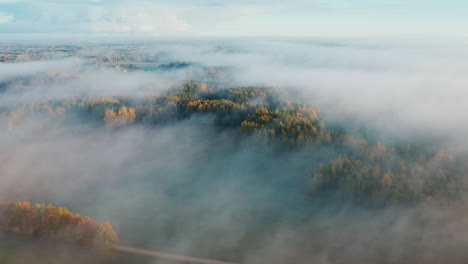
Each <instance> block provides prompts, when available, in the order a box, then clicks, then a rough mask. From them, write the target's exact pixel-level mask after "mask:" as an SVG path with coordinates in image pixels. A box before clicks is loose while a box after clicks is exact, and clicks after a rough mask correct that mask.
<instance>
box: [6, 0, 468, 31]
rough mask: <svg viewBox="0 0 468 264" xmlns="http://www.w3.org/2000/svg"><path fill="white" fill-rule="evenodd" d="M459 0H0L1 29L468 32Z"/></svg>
mask: <svg viewBox="0 0 468 264" xmlns="http://www.w3.org/2000/svg"><path fill="white" fill-rule="evenodd" d="M467 13H468V1H465V0H288V1H284V0H250V1H247V0H224V1H222V0H170V1H169V0H164V1H163V0H143V1H130V0H0V34H4V35H6V34H9V35H11V34H25V35H28V34H35V35H40V36H47V35H50V34H58V35H65V34H66V35H69V34H76V35H91V36H92V35H116V36H122V35H124V36H127V35H132V36H149V37H153V36H168V37H181V36H182V37H183V36H196V37H200V36H207V37H236V36H296V37H317V36H327V37H328V36H346V37H372V36H378V37H393V36H435V37H438V36H452V37H460V36H463V37H464V36H467V35H468V16H466V14H467Z"/></svg>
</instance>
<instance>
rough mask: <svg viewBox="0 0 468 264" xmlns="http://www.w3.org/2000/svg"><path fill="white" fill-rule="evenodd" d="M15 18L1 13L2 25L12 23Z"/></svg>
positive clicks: (0, 22) (0, 20)
mask: <svg viewBox="0 0 468 264" xmlns="http://www.w3.org/2000/svg"><path fill="white" fill-rule="evenodd" d="M14 19H15V17H14V16H13V15H12V14H9V13H4V12H0V24H3V23H10V22H11V21H13V20H14Z"/></svg>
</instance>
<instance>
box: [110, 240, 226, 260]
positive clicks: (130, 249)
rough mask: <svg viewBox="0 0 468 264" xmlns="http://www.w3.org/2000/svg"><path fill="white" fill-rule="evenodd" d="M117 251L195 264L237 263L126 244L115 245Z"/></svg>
mask: <svg viewBox="0 0 468 264" xmlns="http://www.w3.org/2000/svg"><path fill="white" fill-rule="evenodd" d="M112 249H113V250H115V251H120V252H126V253H132V254H138V255H144V256H151V257H158V258H162V259H168V260H175V261H180V262H185V263H195V264H235V263H232V262H224V261H217V260H210V259H202V258H192V257H186V256H180V255H172V254H167V253H162V252H158V251H152V250H147V249H140V248H133V247H126V246H120V245H119V246H114V247H113V248H112Z"/></svg>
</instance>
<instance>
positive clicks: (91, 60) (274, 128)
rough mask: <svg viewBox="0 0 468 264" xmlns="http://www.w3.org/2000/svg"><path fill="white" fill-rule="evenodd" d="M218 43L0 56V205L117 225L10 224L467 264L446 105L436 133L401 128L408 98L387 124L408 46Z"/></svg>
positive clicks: (457, 160)
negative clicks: (400, 119)
mask: <svg viewBox="0 0 468 264" xmlns="http://www.w3.org/2000/svg"><path fill="white" fill-rule="evenodd" d="M213 43H215V44H213ZM213 43H211V42H210V43H209V44H206V43H204V42H200V43H195V44H194V43H191V44H187V45H182V46H174V47H173V46H172V45H169V44H168V45H167V46H164V49H166V51H164V52H162V51H159V50H158V51H157V52H156V51H155V50H153V49H149V48H148V47H147V46H143V47H140V46H135V47H134V46H130V47H129V46H125V45H122V46H120V45H116V46H112V45H108V46H103V47H101V46H93V47H86V45H83V46H70V47H68V48H67V47H61V48H63V49H64V50H65V51H63V54H62V53H61V54H53V52H54V51H53V50H54V49H58V48H60V46H57V47H56V48H50V50H49V49H47V48H44V49H47V50H48V51H47V52H51V53H47V54H40V56H39V55H38V56H30V58H29V57H28V56H29V55H31V54H29V53H33V52H32V51H31V50H30V49H26V48H25V49H24V52H25V54H24V55H25V56H18V55H11V56H4V57H1V58H0V59H2V58H3V60H5V61H8V62H9V63H10V64H8V65H7V66H11V68H9V67H6V66H5V65H1V66H5V68H2V71H1V73H0V81H1V82H0V92H1V94H2V96H4V97H2V99H1V100H0V143H1V144H2V149H1V151H0V174H1V175H2V177H0V199H2V200H4V201H23V200H25V201H33V202H42V201H45V202H51V203H55V204H63V205H66V206H67V207H68V208H74V209H76V211H77V212H80V213H81V212H83V214H86V215H89V216H92V218H93V219H101V220H102V219H109V220H110V221H111V222H112V226H111V225H110V224H108V223H98V222H97V221H95V220H92V219H91V218H87V217H82V216H79V215H76V214H72V213H70V212H69V211H68V210H67V209H66V208H56V207H53V206H47V205H42V204H40V205H37V206H32V205H30V204H29V203H25V202H20V203H8V204H4V205H2V222H1V224H2V227H3V228H4V229H5V230H9V232H20V233H27V234H28V235H33V236H38V237H40V238H47V239H50V240H52V241H68V242H71V243H72V244H73V243H77V244H80V245H85V246H88V247H95V246H98V247H109V245H110V244H112V243H115V241H116V240H115V238H116V236H115V232H114V231H113V229H114V228H115V230H116V231H117V232H118V233H119V237H120V240H121V241H122V243H123V244H127V245H132V246H136V247H142V248H150V249H156V250H161V251H165V252H170V253H177V254H182V255H188V256H198V257H205V258H212V259H220V260H227V261H233V262H236V263H249V264H250V263H255V264H256V263H274V264H277V263H278V264H284V263H311V262H313V263H326V264H329V263H441V262H444V261H445V262H450V263H465V262H466V256H464V255H463V254H461V253H460V252H464V251H463V250H464V248H465V247H466V246H467V245H468V239H466V236H465V235H464V230H467V229H468V225H467V223H468V221H467V218H468V214H466V213H465V212H466V202H465V200H466V191H467V186H466V183H467V180H466V178H467V177H466V169H467V168H466V161H467V160H468V158H467V155H466V154H464V152H463V151H460V149H458V151H457V148H453V146H451V145H449V144H445V143H446V141H444V140H445V139H447V138H449V136H445V138H442V139H441V138H440V137H438V134H437V131H445V132H450V133H447V134H446V135H449V134H450V138H449V139H450V140H452V141H456V140H459V141H458V142H459V143H460V148H462V149H463V147H462V146H461V145H462V143H463V140H460V139H461V138H463V137H457V136H456V135H457V133H458V132H459V131H462V129H458V128H457V125H456V124H458V125H459V122H458V123H457V122H454V123H453V124H452V123H450V122H449V121H450V120H452V121H453V120H455V121H458V119H459V113H461V112H463V111H452V112H451V111H449V110H450V109H451V108H449V110H447V105H446V103H444V102H445V101H444V100H442V99H441V100H440V105H438V107H435V108H434V109H432V108H431V109H432V110H433V111H434V112H431V111H428V114H430V115H431V118H429V119H423V118H422V119H421V122H425V125H427V126H429V127H430V129H427V128H426V127H425V126H420V124H419V123H411V122H409V123H404V122H400V123H399V122H396V120H398V118H396V116H397V117H398V116H399V115H403V116H404V117H408V120H415V119H417V120H419V119H418V118H416V117H418V115H417V113H418V112H417V111H416V112H415V109H413V108H411V107H410V106H411V105H414V101H413V102H410V103H408V104H407V105H408V106H407V107H403V106H400V108H398V110H395V111H394V112H391V113H390V114H387V113H386V112H384V111H381V110H382V109H383V108H385V107H389V106H394V105H393V103H395V102H398V100H397V99H398V97H397V98H395V97H392V96H391V95H393V94H391V95H389V94H388V93H386V92H385V91H386V90H384V91H382V89H383V88H382V89H380V88H381V86H382V87H385V88H388V87H390V88H392V89H396V90H397V94H398V91H400V90H398V89H401V90H405V89H406V88H407V85H409V84H408V83H404V81H402V80H406V79H405V76H406V75H404V74H401V73H400V72H396V73H395V72H394V70H395V68H397V69H405V70H408V69H409V70H414V67H416V66H415V65H414V63H411V62H408V65H406V64H404V65H403V64H401V63H400V61H395V60H393V57H394V55H395V54H396V55H398V54H397V53H398V52H399V51H401V49H402V48H401V47H392V48H390V47H387V46H384V47H380V46H372V45H368V44H359V45H358V44H355V43H354V44H353V43H345V44H343V45H342V46H339V45H338V46H333V45H329V44H327V43H322V42H318V43H316V42H312V44H308V43H306V42H304V43H300V44H297V43H296V44H295V45H293V46H292V47H293V48H291V46H289V45H290V44H288V43H287V42H276V43H274V44H271V45H263V46H261V47H263V48H261V49H259V48H258V47H260V45H259V46H258V47H257V46H255V45H250V44H246V43H247V42H246V43H243V44H239V43H229V45H227V44H226V43H222V45H221V44H220V45H218V44H217V42H213ZM263 44H265V43H263ZM310 46H312V47H313V48H310ZM285 47H286V49H285ZM38 49H39V48H38ZM67 49H69V52H67V51H66V50H67ZM22 50H23V49H19V51H18V52H19V53H21V52H23V51H22ZM311 50H312V51H314V52H315V53H314V52H311ZM350 50H351V51H353V52H354V53H355V54H357V55H356V57H353V56H351V55H350V53H349V51H350ZM335 51H340V52H338V53H339V55H340V56H338V57H336V55H333V54H335V53H334V52H335ZM341 51H342V52H341ZM26 53H28V54H26ZM381 53H382V54H383V53H385V54H388V55H386V56H385V58H381V59H382V60H384V61H385V62H386V64H385V63H382V64H379V63H380V61H379V60H374V58H376V57H375V56H376V54H381ZM311 54H312V55H311ZM26 55H27V56H26ZM396 55H395V56H396ZM408 56H409V55H408ZM64 57H66V58H64ZM68 57H72V58H68ZM74 57H78V59H77V60H73V58H74ZM312 57H313V59H312ZM396 57H397V56H396ZM409 57H410V58H411V59H415V61H417V60H416V59H417V58H418V56H417V54H416V55H414V54H413V53H412V55H411V56H409ZM28 58H29V59H28ZM57 58H59V59H57ZM379 58H380V57H379ZM51 59H54V61H48V60H51ZM385 59H386V60H385ZM23 60H29V61H35V62H28V63H23V62H22V61H23ZM408 60H409V59H408ZM377 61H379V63H377ZM325 62H326V63H325ZM423 62H424V60H423ZM418 63H420V61H418ZM426 64H427V65H428V66H427V67H428V68H430V69H432V67H435V66H434V64H432V63H426ZM444 65H445V64H444ZM451 65H452V64H451ZM453 65H455V64H453ZM412 67H413V68H412ZM454 67H455V66H454ZM349 68H351V70H349ZM369 68H370V69H372V71H369ZM447 68H449V67H447ZM409 70H408V71H409ZM424 70H427V69H424ZM405 73H406V72H405ZM423 73H424V74H423ZM423 73H418V74H421V75H423V76H424V77H425V78H428V79H429V80H430V81H431V82H435V83H437V84H440V83H438V82H437V80H435V81H434V80H433V78H434V76H436V74H430V73H431V71H429V70H428V72H427V71H423ZM432 73H433V72H432ZM387 75H388V76H387ZM417 76H419V75H417ZM417 76H416V77H417ZM380 77H382V78H380ZM386 78H387V79H386ZM416 79H417V78H416ZM190 80H193V81H190ZM395 80H398V81H395ZM411 80H412V81H414V82H416V81H415V80H413V79H411ZM417 80H419V79H417ZM424 80H426V79H424ZM399 81H401V82H399ZM406 81H408V80H406ZM428 82H429V81H428ZM315 86H317V87H315ZM360 86H362V87H360ZM369 86H372V87H374V86H377V87H376V88H375V89H376V90H373V89H370V88H369ZM337 87H340V88H337ZM341 87H342V88H341ZM424 87H426V86H424ZM430 88H431V87H428V88H427V89H428V90H424V93H422V92H419V91H418V93H416V92H415V93H416V94H417V95H418V96H421V98H423V99H424V100H425V99H427V97H431V95H432V94H431V93H430V91H431V89H430ZM366 89H369V91H367V90H366ZM389 90H391V89H389ZM392 91H393V90H392ZM411 91H413V90H408V91H406V90H405V92H402V93H403V94H405V95H406V94H407V93H410V92H411ZM366 92H368V93H367V94H366ZM413 92H414V91H413ZM426 92H427V93H426ZM380 93H382V94H380ZM384 97H388V98H384ZM415 98H416V99H418V100H422V101H424V100H423V99H421V98H418V97H415ZM431 98H432V97H431ZM441 98H444V99H447V98H445V97H441ZM326 99H328V100H329V101H330V102H332V103H331V104H330V105H328V107H327V104H326V103H324V101H326ZM416 99H415V101H417V100H416ZM361 101H362V102H363V103H362V104H363V105H365V106H367V108H366V107H361V105H360V104H359V102H361ZM369 101H371V103H369ZM366 102H367V104H365V103H366ZM324 105H325V106H326V107H323V106H324ZM422 105H424V103H422ZM418 106H420V105H418ZM415 108H417V107H416V106H415ZM394 109H395V108H392V110H394ZM449 113H450V114H449ZM337 116H338V117H337ZM369 116H373V117H374V118H368V117H369ZM440 116H444V117H445V119H442V118H440ZM359 118H362V119H360V120H358V121H359V122H358V121H356V120H357V119H359ZM379 122H380V123H379ZM434 124H436V125H434ZM454 124H455V125H454ZM375 127H378V129H377V130H376V129H371V128H375ZM423 128H424V129H423ZM418 129H421V130H423V131H424V133H421V134H420V135H419V134H418V136H417V137H412V136H407V137H406V133H407V132H408V131H411V132H414V131H419V130H418ZM395 131H397V132H395ZM454 131H458V132H457V133H455V132H454ZM452 132H454V133H452ZM414 133H416V132H414ZM401 135H404V136H401ZM398 136H401V137H403V138H404V140H398ZM41 219H42V220H44V221H42V220H41ZM46 219H47V221H45V220H46ZM85 234H86V235H85ZM0 239H1V238H0Z"/></svg>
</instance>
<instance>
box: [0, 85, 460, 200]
mask: <svg viewBox="0 0 468 264" xmlns="http://www.w3.org/2000/svg"><path fill="white" fill-rule="evenodd" d="M0 113H2V116H3V117H4V120H5V121H6V123H7V125H8V128H9V129H11V130H14V129H15V127H16V126H18V125H19V124H21V122H22V120H24V119H28V118H33V117H34V115H35V114H38V113H41V114H47V116H50V117H52V118H66V116H67V115H73V116H74V117H80V118H83V119H85V120H88V121H89V122H95V123H96V124H98V125H102V126H107V127H108V128H110V129H118V128H119V127H125V126H129V125H131V124H133V123H138V124H147V125H164V124H168V123H171V122H178V121H180V120H184V119H188V118H190V117H192V116H195V115H210V116H212V117H213V120H214V125H215V126H216V127H218V128H222V129H233V130H234V131H238V132H239V134H240V135H256V136H257V137H260V138H263V139H267V140H266V142H267V143H270V142H271V143H275V144H277V143H280V145H282V146H286V147H288V148H291V147H293V148H294V147H302V146H309V147H308V148H307V150H308V151H320V150H321V148H329V149H333V150H334V153H335V155H334V156H333V155H331V156H330V157H329V159H330V161H329V162H326V163H325V164H322V165H321V166H320V167H316V166H315V167H312V166H311V167H312V168H311V173H310V174H309V175H308V176H307V182H308V184H309V185H310V186H311V187H310V190H311V193H312V195H320V196H326V197H331V198H333V199H343V200H346V201H353V202H356V203H359V204H366V205H385V204H388V203H408V202H419V201H432V200H437V201H444V202H448V201H454V200H456V201H459V200H460V199H459V198H460V193H461V190H463V189H464V188H465V185H466V184H465V181H464V180H463V176H464V171H465V170H464V166H463V164H464V162H463V160H459V159H457V158H456V157H455V156H453V155H451V154H449V153H446V152H444V151H440V152H432V153H427V152H424V151H421V149H422V148H420V146H414V145H405V146H386V145H384V144H382V143H380V142H367V141H366V140H365V139H359V140H357V139H356V138H354V137H352V136H350V135H346V134H343V133H339V132H336V131H333V130H330V129H328V128H327V127H326V125H325V122H324V121H323V120H321V119H320V117H319V115H318V114H319V110H318V109H317V108H313V107H310V106H307V105H305V104H303V103H300V102H290V101H285V100H282V99H281V96H279V95H278V94H277V93H276V92H275V91H274V90H272V89H269V88H261V87H234V88H227V89H217V90H211V89H209V87H208V85H207V84H204V83H196V82H189V83H186V84H184V85H183V86H182V87H181V88H178V89H173V90H170V91H169V92H167V93H166V94H162V95H150V96H146V97H144V98H134V97H124V96H114V97H105V98H103V97H101V98H88V97H87V98H83V97H74V98H71V99H65V100H55V101H47V102H39V103H38V102H33V103H21V104H16V105H12V106H9V107H4V108H3V109H0ZM343 126H344V127H345V125H343ZM327 157H328V156H327Z"/></svg>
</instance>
